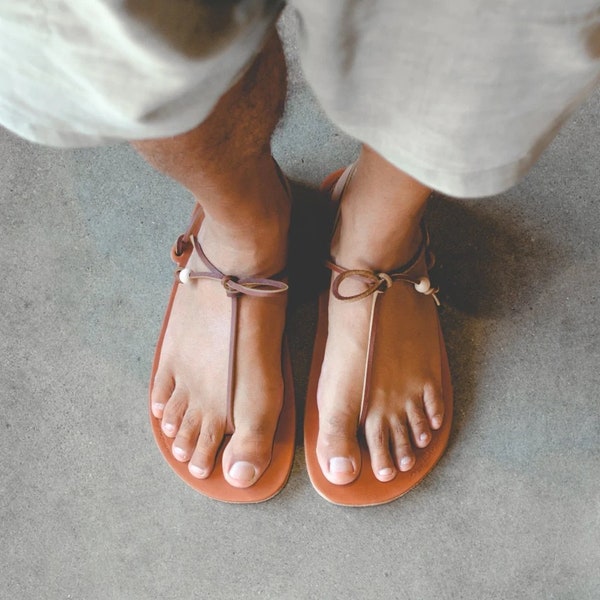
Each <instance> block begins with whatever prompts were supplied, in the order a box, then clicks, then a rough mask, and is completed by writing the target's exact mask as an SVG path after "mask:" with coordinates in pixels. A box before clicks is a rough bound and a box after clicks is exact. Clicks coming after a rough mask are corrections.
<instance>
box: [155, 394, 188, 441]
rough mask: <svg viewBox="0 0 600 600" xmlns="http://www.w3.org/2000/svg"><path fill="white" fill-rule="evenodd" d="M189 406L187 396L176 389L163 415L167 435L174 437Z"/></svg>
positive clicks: (163, 427)
mask: <svg viewBox="0 0 600 600" xmlns="http://www.w3.org/2000/svg"><path fill="white" fill-rule="evenodd" d="M187 406H188V400H187V396H186V395H185V394H183V393H181V392H179V391H178V390H177V389H175V391H174V392H173V395H172V396H171V397H170V398H169V400H168V402H167V404H166V406H165V408H164V411H163V416H162V423H161V427H162V430H163V433H164V434H165V435H166V436H167V437H170V438H174V437H175V436H176V435H177V431H178V430H179V425H180V424H181V420H182V419H183V415H184V414H185V411H186V409H187Z"/></svg>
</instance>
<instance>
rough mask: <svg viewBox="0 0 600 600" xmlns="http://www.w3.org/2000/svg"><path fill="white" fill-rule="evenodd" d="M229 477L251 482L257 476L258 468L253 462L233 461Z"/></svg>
mask: <svg viewBox="0 0 600 600" xmlns="http://www.w3.org/2000/svg"><path fill="white" fill-rule="evenodd" d="M229 477H231V478H232V479H237V480H238V481H243V482H245V483H249V482H250V481H253V480H254V478H255V477H256V469H255V468H254V465H253V464H252V463H249V462H246V461H244V460H240V461H238V462H236V463H233V465H232V466H231V469H229Z"/></svg>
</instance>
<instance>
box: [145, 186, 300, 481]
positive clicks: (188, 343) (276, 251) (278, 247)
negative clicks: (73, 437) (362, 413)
mask: <svg viewBox="0 0 600 600" xmlns="http://www.w3.org/2000/svg"><path fill="white" fill-rule="evenodd" d="M274 194H275V195H278V196H279V199H278V202H279V203H280V205H281V211H279V212H280V215H278V216H277V217H270V218H263V217H262V216H261V218H260V219H257V222H249V221H247V222H245V223H243V224H242V225H241V226H240V227H238V228H236V229H235V230H234V229H232V228H231V227H229V228H227V227H223V226H221V225H220V224H219V223H217V222H215V221H213V220H211V219H210V218H209V217H208V216H207V217H205V219H204V221H203V223H202V225H201V228H200V231H199V234H198V239H199V241H200V243H201V245H202V248H203V250H204V252H205V254H206V256H207V257H208V259H209V260H210V261H211V262H212V263H213V264H214V265H215V266H217V267H218V268H219V269H220V270H221V271H222V272H223V273H225V274H227V275H235V276H238V277H243V276H255V277H269V276H272V275H274V274H275V273H278V272H279V271H281V270H282V269H283V268H284V267H285V262H286V252H287V230H288V224H289V199H288V197H287V195H286V194H285V192H283V190H282V189H279V190H276V191H275V192H274ZM188 267H189V268H191V269H192V270H197V271H206V270H207V269H206V266H205V265H204V264H203V263H202V262H201V260H200V259H199V257H198V256H197V255H196V254H195V253H194V254H192V257H191V258H190V261H189V263H188ZM286 296H287V294H285V293H283V294H277V295H275V296H272V297H261V298H257V297H251V296H245V295H244V296H242V297H241V298H240V312H239V317H238V323H239V326H238V332H239V334H238V335H239V338H238V345H237V353H236V384H235V395H234V402H233V407H234V414H233V421H234V424H235V431H234V433H233V435H232V437H231V440H230V442H229V444H228V445H227V447H226V449H225V452H224V454H223V472H224V474H225V478H226V480H227V481H228V483H230V484H231V485H232V486H235V487H240V488H244V487H249V486H251V485H252V484H254V483H255V482H256V481H257V480H258V479H259V478H260V476H261V475H262V473H263V472H264V471H265V469H266V468H267V467H268V465H269V462H270V460H271V449H272V445H273V436H274V434H275V430H276V426H277V420H278V417H279V413H280V410H281V406H282V401H283V379H282V374H281V343H282V335H283V329H284V324H285V309H286V301H287V298H286ZM230 314H231V299H230V298H228V297H227V295H226V293H225V290H224V288H223V286H222V285H220V284H219V282H218V281H212V280H202V279H196V280H191V281H190V282H189V283H187V284H186V285H182V286H181V287H180V288H179V290H178V293H177V295H176V298H175V301H174V305H173V308H172V312H171V316H170V319H169V323H168V327H167V331H166V333H165V337H164V341H163V345H162V351H161V357H160V362H159V366H158V369H157V373H156V377H155V382H154V387H153V390H152V395H151V400H152V412H153V414H154V416H155V417H156V418H158V419H162V421H161V427H162V430H163V432H164V433H165V435H167V436H168V437H170V438H174V443H173V446H172V452H173V455H174V457H175V458H176V459H177V460H179V461H181V462H187V463H188V469H189V472H190V473H191V474H192V475H193V476H194V477H197V478H206V477H208V476H209V475H210V473H211V472H212V470H213V468H214V464H215V458H216V455H217V452H218V450H219V447H220V445H221V443H222V441H223V436H224V435H225V433H226V431H225V430H226V404H227V402H226V395H227V379H228V364H229V339H230V331H229V327H230Z"/></svg>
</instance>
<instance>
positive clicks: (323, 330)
mask: <svg viewBox="0 0 600 600" xmlns="http://www.w3.org/2000/svg"><path fill="white" fill-rule="evenodd" d="M353 172H354V165H350V166H349V167H348V168H346V169H341V170H340V171H336V172H335V173H332V174H331V175H330V176H329V177H327V178H326V179H325V181H324V182H323V185H322V189H323V190H324V191H326V192H327V193H328V194H329V195H330V197H331V199H332V201H333V202H334V203H337V204H338V205H339V202H340V201H341V198H342V196H343V193H344V190H345V188H346V186H347V184H348V182H349V181H350V178H351V177H352V174H353ZM338 214H339V213H338ZM202 218H203V212H202V209H201V207H200V206H199V205H197V206H196V208H195V210H194V213H193V214H192V219H191V222H190V226H189V227H188V229H187V231H186V232H185V233H184V234H183V235H181V236H179V238H178V239H177V242H176V243H175V245H174V247H173V249H172V252H171V255H172V258H173V260H174V261H175V263H176V264H177V265H178V268H177V272H176V275H177V277H176V279H175V282H174V284H173V288H172V290H171V296H170V300H169V304H168V307H167V311H166V314H165V318H164V321H163V326H162V331H161V333H160V336H159V339H158V343H157V348H156V352H155V356H154V363H153V367H152V375H151V379H150V390H152V387H153V384H154V378H155V375H156V372H157V369H158V364H159V360H160V354H161V348H162V343H163V339H164V336H165V332H166V329H167V324H168V321H169V316H170V313H171V309H172V307H173V303H174V300H175V296H176V294H177V291H178V289H179V286H180V285H186V284H187V285H189V282H190V281H191V280H194V279H210V280H213V281H215V282H217V283H220V284H221V285H222V286H223V288H224V293H226V294H227V296H229V297H230V298H231V328H230V332H231V333H230V353H229V377H228V383H227V407H226V414H227V428H226V436H225V439H224V442H223V443H222V444H221V447H220V449H219V453H218V455H217V458H216V461H215V468H214V470H213V471H212V473H211V474H210V476H209V477H207V478H206V479H197V478H195V477H193V476H192V475H191V474H190V472H189V470H188V467H187V464H186V463H182V462H180V461H178V460H177V459H176V458H175V457H174V456H173V453H172V450H171V447H172V444H173V439H172V438H169V437H167V436H166V435H165V434H164V433H163V431H162V428H161V422H160V419H157V418H156V417H154V416H153V415H152V411H151V410H150V416H151V423H152V430H153V433H154V438H155V439H156V442H157V444H158V447H159V449H160V451H161V452H162V454H163V456H164V458H165V460H166V461H167V462H168V463H169V465H170V466H171V468H172V469H173V470H174V471H175V472H176V473H177V474H178V475H179V477H181V478H182V479H183V480H184V481H185V482H186V483H187V484H188V485H190V486H191V487H192V488H194V489H195V490H197V491H198V492H200V493H202V494H204V495H205V496H208V497H210V498H213V499H216V500H221V501H224V502H230V503H257V502H263V501H265V500H268V499H270V498H272V497H273V496H275V495H276V494H277V493H278V492H280V491H281V489H282V488H283V487H284V486H285V484H286V483H287V480H288V478H289V475H290V472H291V469H292V464H293V459H294V450H295V420H296V419H295V400H294V392H293V381H292V369H291V363H290V357H289V352H288V348H287V342H286V340H285V338H284V340H283V343H282V358H281V368H282V374H283V380H284V398H283V405H282V409H281V412H280V415H279V420H278V424H277V429H276V432H275V437H274V440H273V448H272V458H271V462H270V464H269V466H268V467H267V469H266V470H265V472H264V473H263V474H262V476H261V477H260V479H259V480H258V481H257V482H256V483H254V484H253V485H252V486H250V487H248V488H235V487H232V486H231V485H229V484H228V483H227V482H226V480H225V477H224V475H223V470H222V466H221V464H222V461H221V458H222V453H223V450H224V448H225V447H226V445H227V442H228V436H229V435H231V434H232V433H233V431H234V423H233V397H234V391H235V376H234V375H235V360H236V345H237V330H238V312H239V303H240V302H241V301H243V296H244V295H248V296H255V297H261V296H262V297H265V296H271V295H273V294H280V293H285V292H286V291H287V284H286V283H285V281H284V278H285V274H284V273H279V274H276V275H273V276H272V277H269V278H251V277H250V278H237V277H233V276H228V275H226V274H224V273H222V272H221V271H220V270H219V269H218V268H217V267H216V266H215V265H213V264H212V263H211V262H210V261H209V259H208V258H207V257H206V255H205V254H204V252H203V251H202V247H201V246H200V243H199V242H198V240H197V238H196V234H197V233H198V230H199V229H200V224H201V222H202ZM193 252H196V253H197V255H198V256H199V258H200V260H201V261H202V263H203V264H204V265H205V267H206V270H205V271H190V269H188V268H187V264H188V261H189V258H190V256H191V255H192V253H193ZM432 262H433V260H432V258H431V254H430V253H429V250H428V238H427V235H426V232H424V235H423V241H422V243H421V246H420V247H419V249H418V250H417V252H416V254H415V255H414V256H413V258H412V259H411V260H410V261H409V262H408V263H406V264H405V265H403V266H402V267H400V268H399V269H396V270H394V271H392V272H388V273H375V272H372V271H366V270H355V269H354V270H353V269H345V268H343V267H341V266H339V265H336V264H335V263H333V262H331V261H330V262H327V267H328V268H329V269H331V270H332V271H333V273H335V274H336V276H335V277H334V279H333V282H332V288H331V292H332V294H333V295H334V296H335V297H336V298H338V299H339V300H343V301H348V302H352V301H361V302H368V301H370V302H371V321H370V323H371V326H370V329H369V334H368V336H369V337H368V341H367V355H366V358H365V372H364V379H363V390H362V401H361V410H360V416H359V420H358V424H357V436H358V439H359V445H360V449H361V459H362V460H361V464H362V468H361V471H360V473H359V474H358V477H357V478H356V479H355V480H354V481H353V482H351V483H348V484H346V485H335V484H332V483H330V482H329V481H328V480H327V479H326V478H325V476H324V475H323V473H322V471H321V468H320V466H319V462H318V459H317V451H316V448H317V436H318V431H319V413H318V407H317V385H318V381H319V376H320V372H321V365H322V363H323V356H324V352H325V343H326V341H327V328H328V326H327V312H328V311H327V308H328V302H329V290H326V291H324V292H323V293H322V294H321V295H320V298H319V319H318V326H317V335H316V338H315V344H314V351H313V359H312V365H311V370H310V377H309V384H308V393H307V400H306V407H305V420H304V448H305V454H306V465H307V470H308V474H309V477H310V479H311V482H312V484H313V486H314V488H315V489H316V491H317V492H318V493H319V494H320V495H321V496H323V497H324V498H325V499H327V500H329V501H330V502H332V503H334V504H339V505H344V506H373V505H378V504H384V503H387V502H390V501H392V500H395V499H396V498H399V497H400V496H402V495H403V494H405V493H406V492H408V491H409V490H411V489H412V488H414V487H415V486H416V485H417V484H418V483H420V482H421V481H422V480H423V478H424V477H425V476H426V475H427V474H428V473H429V472H430V471H431V470H432V469H433V467H434V466H435V465H436V463H437V462H438V460H439V459H440V458H441V456H442V455H443V453H444V451H445V449H446V446H447V444H448V439H449V437H450V426H451V421H452V403H453V401H452V387H451V382H450V371H449V367H448V359H447V356H446V351H445V345H444V340H443V337H442V331H441V328H440V325H439V320H438V322H437V328H438V331H439V351H440V352H439V353H440V359H441V364H440V372H441V382H442V400H443V403H444V421H443V424H442V426H441V428H440V429H438V430H437V431H434V432H432V439H431V441H430V443H429V444H428V445H427V447H425V448H416V447H415V449H414V450H415V456H416V462H415V465H414V466H413V468H412V469H411V470H410V471H405V472H399V473H397V475H396V477H395V478H394V479H393V480H392V481H389V482H381V481H379V480H378V479H376V477H375V476H374V474H373V471H372V469H371V468H370V466H369V465H370V460H369V450H368V448H367V445H366V441H365V440H364V435H363V430H364V429H363V428H364V423H365V419H366V415H367V412H368V403H369V392H370V386H371V370H372V364H373V357H374V355H375V351H376V345H377V344H376V342H377V322H378V314H379V309H380V306H381V303H382V302H391V303H394V302H395V301H396V299H395V298H394V288H397V286H406V285H409V286H411V287H412V288H413V289H414V293H416V294H420V295H421V296H422V298H423V301H424V302H434V303H435V304H437V305H439V302H438V300H437V296H436V292H437V289H434V288H432V287H431V284H430V282H429V278H428V269H429V268H431V266H432ZM347 278H351V279H353V280H355V281H360V282H362V283H363V284H364V291H363V292H361V293H360V294H357V295H354V296H344V295H342V294H341V293H340V285H341V284H342V282H343V281H344V280H345V279H347ZM396 302H397V301H396ZM398 310H402V307H401V305H399V306H398ZM434 315H435V318H436V320H437V312H434Z"/></svg>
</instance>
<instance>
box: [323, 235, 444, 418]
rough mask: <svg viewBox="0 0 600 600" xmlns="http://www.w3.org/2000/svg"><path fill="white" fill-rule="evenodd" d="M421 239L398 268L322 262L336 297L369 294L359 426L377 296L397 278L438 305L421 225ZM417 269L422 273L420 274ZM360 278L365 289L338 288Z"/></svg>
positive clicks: (367, 387) (354, 298)
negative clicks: (371, 268)
mask: <svg viewBox="0 0 600 600" xmlns="http://www.w3.org/2000/svg"><path fill="white" fill-rule="evenodd" d="M421 230H422V239H421V244H420V245H419V248H418V250H417V251H416V253H415V255H414V256H413V257H412V258H411V259H410V260H409V261H408V262H407V263H406V264H404V265H402V266H401V267H400V268H399V269H396V270H394V271H391V272H389V273H376V272H374V271H369V270H367V269H346V268H344V267H341V266H339V265H337V264H335V263H334V262H333V261H327V262H326V263H325V265H326V266H327V268H329V269H331V271H333V272H334V273H337V276H336V277H335V278H334V280H333V282H332V284H331V293H332V294H333V296H334V297H335V298H337V299H338V300H342V301H344V302H356V301H358V300H363V299H365V298H368V297H371V316H370V320H369V334H368V339H367V352H366V357H365V369H364V378H363V388H362V396H361V403H360V416H359V422H358V426H359V428H360V429H362V428H363V427H364V425H365V420H366V418H367V410H368V403H369V391H370V388H371V373H372V365H373V355H374V352H375V339H376V334H377V323H378V314H379V307H380V303H379V301H378V300H379V298H380V297H381V296H382V295H383V294H385V292H386V291H387V290H389V289H390V288H391V287H392V285H394V283H396V282H401V283H405V284H409V285H412V286H414V288H415V290H416V291H417V292H419V293H421V294H424V295H426V296H431V297H432V298H433V300H434V302H435V303H436V304H437V305H438V306H439V305H440V302H439V300H438V297H437V293H438V291H439V290H438V289H437V288H433V287H431V283H430V281H429V278H428V277H427V276H426V273H427V270H428V269H429V268H431V267H432V266H433V262H434V258H433V254H431V253H430V252H429V236H428V233H427V230H426V229H425V227H424V226H421ZM418 273H424V275H421V276H419V275H418ZM349 278H351V279H353V280H355V281H360V282H361V283H363V284H364V285H365V289H364V291H362V292H360V293H358V294H354V295H351V296H346V295H344V294H342V293H341V292H340V286H341V285H342V283H343V282H344V281H345V280H346V279H349Z"/></svg>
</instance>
